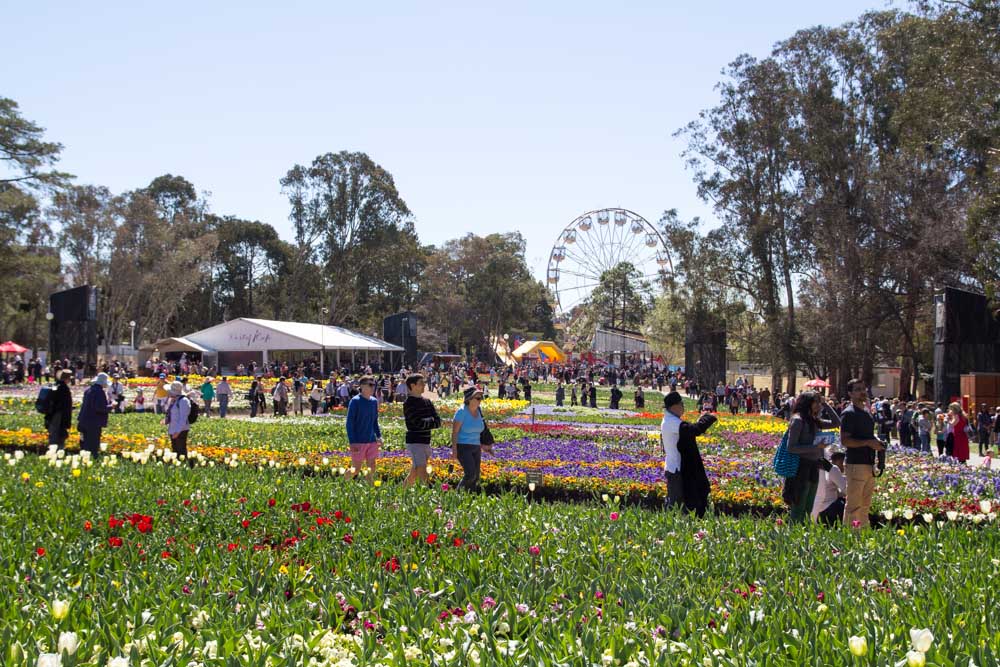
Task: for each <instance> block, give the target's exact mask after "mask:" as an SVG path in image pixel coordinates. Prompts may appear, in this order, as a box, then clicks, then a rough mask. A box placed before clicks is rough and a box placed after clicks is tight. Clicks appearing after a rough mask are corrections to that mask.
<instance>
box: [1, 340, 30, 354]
mask: <svg viewBox="0 0 1000 667" xmlns="http://www.w3.org/2000/svg"><path fill="white" fill-rule="evenodd" d="M27 351H28V348H26V347H21V346H20V345H18V344H17V343H15V342H14V341H12V340H9V341H7V342H6V343H0V352H4V353H7V354H21V353H22V352H27Z"/></svg>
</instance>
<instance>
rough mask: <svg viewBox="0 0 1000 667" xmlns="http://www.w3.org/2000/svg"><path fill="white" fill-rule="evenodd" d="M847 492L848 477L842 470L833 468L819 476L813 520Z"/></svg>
mask: <svg viewBox="0 0 1000 667" xmlns="http://www.w3.org/2000/svg"><path fill="white" fill-rule="evenodd" d="M846 492H847V477H845V476H844V473H842V472H841V471H840V468H838V467H837V466H833V467H832V468H830V469H829V470H823V471H821V472H820V474H819V488H818V489H817V490H816V500H814V501H813V508H812V518H813V519H814V520H815V519H816V517H817V516H819V513H820V512H822V511H823V510H825V509H826V508H827V507H829V506H830V504H831V503H833V501H835V500H836V499H837V498H838V497H839V496H840V495H841V494H843V493H846Z"/></svg>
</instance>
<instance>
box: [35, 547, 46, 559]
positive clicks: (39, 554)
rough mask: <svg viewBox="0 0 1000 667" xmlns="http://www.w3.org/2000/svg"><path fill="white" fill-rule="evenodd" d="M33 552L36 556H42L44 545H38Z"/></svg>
mask: <svg viewBox="0 0 1000 667" xmlns="http://www.w3.org/2000/svg"><path fill="white" fill-rule="evenodd" d="M35 554H37V555H38V557H39V558H41V557H42V556H44V555H45V548H44V547H38V548H37V549H35Z"/></svg>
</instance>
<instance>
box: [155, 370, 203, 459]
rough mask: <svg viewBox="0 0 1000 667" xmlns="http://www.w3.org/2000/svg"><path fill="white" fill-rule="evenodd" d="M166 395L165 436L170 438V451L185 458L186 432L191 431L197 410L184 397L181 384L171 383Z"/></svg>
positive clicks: (189, 400) (177, 382)
mask: <svg viewBox="0 0 1000 667" xmlns="http://www.w3.org/2000/svg"><path fill="white" fill-rule="evenodd" d="M168 393H169V394H170V398H168V399H167V409H166V413H167V416H166V418H165V419H164V420H163V425H164V426H166V427H167V435H169V436H170V449H171V450H173V452H174V454H177V456H184V457H186V456H187V441H188V431H189V430H190V429H191V422H192V421H194V420H196V419H197V418H198V413H197V411H196V410H197V408H196V406H195V405H194V404H192V403H191V399H189V398H188V397H187V396H185V395H184V383H183V382H180V381H174V382H172V383H171V384H170V390H169V392H168ZM192 412H193V418H192Z"/></svg>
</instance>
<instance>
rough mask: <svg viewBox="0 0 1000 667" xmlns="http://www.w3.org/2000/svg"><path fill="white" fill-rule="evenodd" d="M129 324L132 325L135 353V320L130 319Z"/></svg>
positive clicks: (133, 351) (133, 349) (133, 350)
mask: <svg viewBox="0 0 1000 667" xmlns="http://www.w3.org/2000/svg"><path fill="white" fill-rule="evenodd" d="M128 325H129V326H130V327H132V353H133V354H135V320H130V321H129V323H128Z"/></svg>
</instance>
